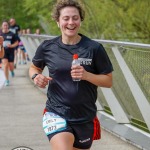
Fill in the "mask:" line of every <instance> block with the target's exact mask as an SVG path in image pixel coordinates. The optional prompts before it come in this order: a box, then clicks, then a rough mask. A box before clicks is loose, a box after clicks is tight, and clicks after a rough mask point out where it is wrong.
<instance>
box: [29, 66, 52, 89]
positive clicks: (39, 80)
mask: <svg viewBox="0 0 150 150" xmlns="http://www.w3.org/2000/svg"><path fill="white" fill-rule="evenodd" d="M42 71H43V70H42V69H41V68H38V67H36V66H35V65H33V64H32V65H31V66H30V68H29V76H30V78H32V76H33V75H34V74H38V75H37V76H36V77H35V78H34V80H33V81H34V84H35V85H37V86H39V87H40V88H45V86H46V85H48V83H49V81H50V80H52V78H51V77H46V76H44V75H42Z"/></svg>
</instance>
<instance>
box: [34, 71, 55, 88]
mask: <svg viewBox="0 0 150 150" xmlns="http://www.w3.org/2000/svg"><path fill="white" fill-rule="evenodd" d="M51 80H52V78H51V77H46V76H44V75H42V74H38V75H37V76H36V77H35V78H34V84H35V85H37V86H38V87H40V88H45V87H46V85H48V83H49V81H51Z"/></svg>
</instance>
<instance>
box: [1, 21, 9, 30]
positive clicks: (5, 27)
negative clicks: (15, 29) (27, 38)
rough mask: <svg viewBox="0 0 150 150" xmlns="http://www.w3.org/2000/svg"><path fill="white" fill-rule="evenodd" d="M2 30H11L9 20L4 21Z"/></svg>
mask: <svg viewBox="0 0 150 150" xmlns="http://www.w3.org/2000/svg"><path fill="white" fill-rule="evenodd" d="M2 30H3V32H8V31H9V25H8V23H7V22H3V23H2Z"/></svg>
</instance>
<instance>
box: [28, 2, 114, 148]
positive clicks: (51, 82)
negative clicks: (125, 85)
mask: <svg viewBox="0 0 150 150" xmlns="http://www.w3.org/2000/svg"><path fill="white" fill-rule="evenodd" d="M84 13H85V12H84V10H83V8H82V5H81V4H80V3H79V2H78V1H77V0H60V1H58V2H57V3H56V5H55V6H54V10H53V14H52V17H53V19H54V20H55V21H56V22H57V25H58V27H59V28H60V30H61V33H62V34H61V36H58V37H56V38H54V39H51V40H45V41H44V42H43V43H41V45H40V46H39V47H38V49H37V51H36V53H35V56H34V57H33V59H32V62H33V64H32V65H31V66H30V69H29V75H30V77H31V78H32V79H33V81H34V83H35V85H37V86H38V87H40V88H45V86H47V85H48V91H47V102H46V108H45V109H44V116H43V128H44V131H45V133H46V135H47V137H48V139H49V141H50V144H51V147H52V149H53V150H81V149H82V150H83V149H86V150H89V149H90V147H91V146H92V142H93V140H98V139H100V137H101V135H100V123H99V120H98V118H97V107H96V104H95V103H96V99H97V88H98V86H101V87H108V88H110V87H111V86H112V71H113V67H112V64H111V62H110V59H109V57H108V55H107V53H106V51H105V49H104V47H103V46H102V45H101V44H100V43H98V42H96V41H94V40H91V39H90V38H88V37H86V36H85V35H83V34H80V33H78V31H79V29H80V26H81V22H82V21H83V20H84ZM74 54H78V56H79V60H80V65H78V66H72V57H73V55H74ZM45 66H47V67H48V70H49V76H44V75H43V74H42V72H43V69H44V67H45ZM72 78H78V79H80V81H73V79H72Z"/></svg>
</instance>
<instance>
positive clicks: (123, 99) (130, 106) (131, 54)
mask: <svg viewBox="0 0 150 150" xmlns="http://www.w3.org/2000/svg"><path fill="white" fill-rule="evenodd" d="M105 48H106V51H107V53H108V55H109V57H110V59H111V62H112V64H113V68H114V71H113V87H112V90H113V92H114V94H115V96H116V98H117V99H118V100H119V103H120V105H121V106H122V108H123V109H124V111H125V112H126V113H127V115H128V117H129V118H130V119H132V118H136V119H137V120H141V121H143V122H144V119H143V117H142V115H141V113H140V110H139V108H138V106H137V104H136V102H135V99H134V97H133V95H132V93H131V91H130V88H129V86H128V84H127V82H126V80H125V78H124V75H123V73H122V71H121V69H120V67H119V65H118V62H117V61H116V58H115V56H114V54H113V52H112V50H111V47H105ZM119 51H120V53H121V54H122V56H123V58H124V60H125V62H126V63H127V65H128V67H129V69H130V71H131V72H132V74H133V76H134V77H135V79H136V81H137V82H138V84H139V86H140V88H141V89H142V91H143V93H144V94H145V96H146V98H147V100H148V101H149V102H150V51H149V50H140V49H131V48H129V47H120V48H119ZM98 92H99V95H98V97H99V100H100V102H101V104H102V106H103V107H104V109H105V106H106V107H109V106H108V104H107V102H106V100H105V98H104V96H103V94H102V92H101V90H100V89H98ZM110 109H111V108H110ZM116 109H117V108H116Z"/></svg>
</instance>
